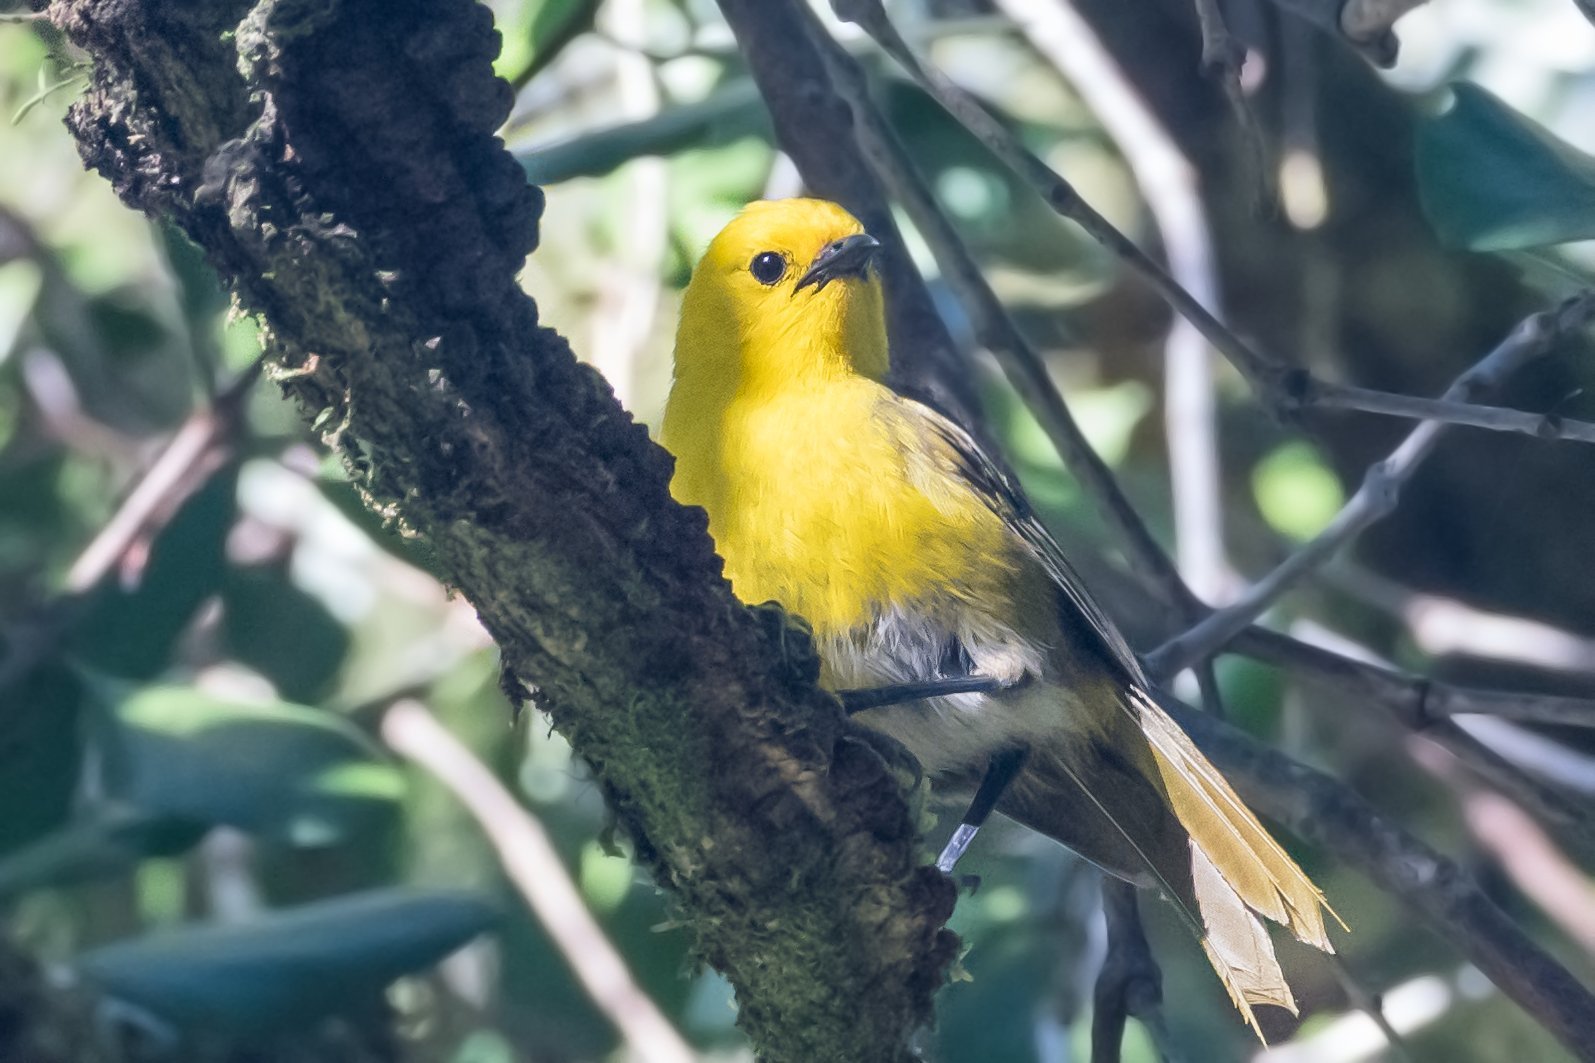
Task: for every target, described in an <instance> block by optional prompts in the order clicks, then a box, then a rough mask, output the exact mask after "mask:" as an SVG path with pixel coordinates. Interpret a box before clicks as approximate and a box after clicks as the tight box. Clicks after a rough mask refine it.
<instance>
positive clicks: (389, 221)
mask: <svg viewBox="0 0 1595 1063" xmlns="http://www.w3.org/2000/svg"><path fill="white" fill-rule="evenodd" d="M50 14H51V17H52V18H53V19H54V20H55V21H56V22H57V23H58V24H59V25H61V26H62V27H63V28H64V29H66V31H67V32H68V33H69V34H70V35H71V37H72V38H73V40H75V41H76V42H77V43H78V44H79V45H81V46H82V47H84V48H85V49H87V50H88V51H89V52H90V53H91V54H92V55H93V56H94V59H95V74H94V79H93V84H92V87H91V89H90V90H89V92H88V93H87V94H86V95H85V96H84V97H83V99H82V100H80V101H79V102H78V103H77V104H76V105H75V106H74V107H73V109H72V112H71V115H70V117H69V119H68V124H69V125H70V127H71V129H72V131H73V133H74V134H75V135H76V137H77V138H78V141H79V144H80V146H81V150H82V153H83V157H84V159H85V161H86V163H87V164H88V165H90V166H91V167H93V168H95V169H97V170H99V171H100V172H101V173H102V174H104V175H105V176H106V178H107V179H109V180H110V181H111V182H112V184H113V185H114V186H115V188H116V189H117V191H118V193H119V194H120V195H121V196H122V197H123V198H124V199H125V200H126V201H127V202H128V203H129V204H130V205H132V206H134V207H136V208H138V209H140V210H143V211H145V212H147V213H148V214H150V215H151V216H152V217H155V218H157V219H161V220H163V221H166V222H169V223H171V224H174V225H176V226H177V227H178V228H180V229H181V230H182V231H183V232H185V233H186V234H187V235H188V236H189V237H190V238H191V239H192V240H193V241H194V242H195V243H197V244H198V245H199V246H200V247H202V248H203V249H204V251H205V253H206V254H207V255H208V256H209V258H210V260H211V262H212V263H213V264H214V265H215V266H216V268H217V270H218V271H219V272H220V274H221V275H222V277H223V279H224V280H225V281H226V283H227V284H228V285H229V286H231V288H232V289H233V291H234V292H235V294H236V296H237V298H238V300H239V302H240V304H241V305H242V306H243V307H244V308H245V309H247V310H249V311H251V312H254V313H257V314H258V315H259V316H260V318H261V320H262V322H263V324H264V326H265V334H266V336H267V344H268V353H269V356H270V358H271V362H272V373H273V375H274V377H275V378H276V379H277V380H278V382H279V383H280V384H281V386H282V387H283V388H284V389H285V390H286V391H287V392H288V393H289V394H290V395H292V396H293V397H294V398H295V399H297V400H298V401H299V403H300V404H301V405H302V407H303V409H304V411H305V413H306V415H307V416H308V417H310V418H311V419H312V420H313V422H314V423H315V425H316V426H317V428H318V429H320V430H321V431H322V432H323V433H324V434H325V435H326V437H327V438H328V440H329V441H330V442H331V443H332V444H333V445H334V446H336V447H337V449H338V451H339V452H340V454H341V455H342V456H343V458H344V459H345V461H346V463H347V464H348V466H349V469H350V470H351V472H352V473H353V475H354V477H355V480H356V483H357V484H358V485H359V487H360V489H361V490H362V492H363V493H364V495H365V497H366V499H367V501H368V502H369V504H370V505H372V506H373V507H374V508H376V509H378V510H379V511H380V512H382V513H384V514H385V515H387V516H388V517H390V518H391V519H393V520H394V521H395V522H396V523H398V524H399V525H401V526H402V527H403V528H404V529H405V530H406V532H407V533H409V534H412V535H415V536H417V537H418V538H419V539H420V540H422V542H423V543H424V544H425V546H426V548H427V549H428V550H429V551H430V553H431V555H432V556H433V557H434V558H435V562H436V568H437V571H438V572H439V573H440V574H441V575H442V576H444V577H445V578H446V579H447V580H449V582H450V583H451V584H452V585H453V586H455V587H457V588H458V589H459V590H460V591H461V592H463V593H464V594H465V595H466V596H467V597H468V598H469V599H470V600H471V601H472V602H473V603H474V604H475V605H476V607H477V609H478V610H479V612H480V614H481V616H482V619H483V621H484V623H485V624H486V625H487V627H488V629H489V630H490V631H491V632H492V634H493V636H494V637H495V638H496V639H497V640H498V642H499V645H500V647H501V648H502V650H503V657H504V662H505V667H506V672H507V674H508V675H510V676H512V677H518V680H517V682H516V684H515V685H516V686H517V687H518V688H519V689H524V690H525V691H527V692H528V693H534V700H535V701H536V703H537V705H538V706H539V707H541V708H543V709H545V710H546V711H547V712H548V713H549V714H550V716H551V717H552V719H553V720H554V722H555V724H556V726H558V727H559V729H560V730H561V731H562V732H563V733H564V734H565V735H566V736H567V737H568V738H569V739H570V741H571V743H572V745H573V746H574V747H575V749H576V750H577V751H578V752H579V753H580V754H581V755H582V756H584V757H585V758H586V759H587V760H588V761H589V762H590V763H591V764H592V765H593V768H594V770H595V772H596V773H597V776H598V778H599V780H600V782H601V783H602V785H603V787H604V789H605V791H606V793H607V794H608V795H609V798H610V801H611V804H612V806H613V808H614V810H615V812H616V814H617V815H618V817H619V819H620V821H621V823H622V824H623V825H624V826H625V828H626V829H627V830H628V831H629V833H630V834H631V836H632V837H633V838H634V839H635V840H636V844H637V849H638V852H639V854H640V855H641V857H642V858H643V859H644V860H645V861H646V862H647V863H648V864H649V865H650V867H651V869H652V871H653V873H654V874H655V876H656V877H657V879H658V880H659V882H660V883H661V884H662V885H664V886H666V887H667V888H669V889H670V890H672V891H674V893H675V895H676V897H677V899H678V900H679V903H680V906H681V909H682V911H683V912H684V914H685V915H686V917H687V919H688V920H689V922H690V924H691V926H692V928H693V930H694V932H695V933H696V935H697V941H698V943H699V946H700V948H701V950H702V953H703V955H704V956H705V957H706V958H707V959H708V960H709V961H710V962H711V963H713V964H714V965H715V966H716V967H718V968H720V969H721V970H722V971H724V972H725V973H726V974H727V976H728V977H729V978H730V980H731V981H732V983H733V984H734V985H735V987H736V989H737V995H738V998H739V1000H740V1002H741V1021H742V1024H743V1026H744V1028H745V1029H746V1030H747V1032H748V1034H749V1036H750V1037H751V1038H752V1039H753V1042H754V1044H755V1046H756V1047H757V1049H758V1050H759V1051H760V1053H761V1055H762V1056H763V1057H765V1058H768V1059H771V1060H816V1059H824V1060H848V1059H857V1060H869V1061H878V1060H890V1059H894V1058H900V1057H906V1055H907V1052H906V1049H905V1048H904V1044H905V1039H906V1036H907V1034H908V1033H909V1032H910V1031H911V1030H912V1029H913V1028H914V1027H916V1026H917V1025H919V1024H920V1023H923V1022H924V1021H926V1020H927V1019H928V1017H929V1012H930V1000H931V996H932V993H933V992H934V990H935V989H936V987H937V986H938V985H939V984H940V983H941V981H942V979H943V973H944V970H945V967H946V964H947V963H948V961H949V959H950V957H951V955H952V952H953V949H954V947H955V944H956V942H955V939H954V938H953V937H952V935H951V934H950V933H949V932H947V931H946V930H944V929H942V925H941V924H942V922H943V920H944V919H945V918H946V916H947V914H948V913H949V911H950V910H951V907H952V899H953V897H952V887H951V885H950V883H949V882H948V881H947V880H946V879H945V878H943V877H942V876H940V875H938V874H937V873H936V872H934V871H933V870H932V869H929V868H926V867H923V866H921V865H920V862H919V849H918V839H917V836H916V830H915V820H914V818H913V814H912V812H911V810H910V809H909V807H908V805H907V804H906V803H905V801H904V799H903V797H902V795H901V789H900V785H899V779H900V777H901V776H900V774H899V773H895V772H894V770H893V767H892V764H891V763H890V758H889V757H887V756H883V755H882V751H881V750H880V749H879V748H878V746H877V744H876V743H874V742H873V741H871V740H869V739H867V738H866V737H865V736H862V735H860V734H859V733H858V732H857V731H855V730H854V729H852V728H851V727H850V726H849V725H848V724H847V722H846V721H845V719H844V718H843V717H842V715H841V713H840V710H839V709H838V707H837V705H836V704H835V703H834V701H832V700H831V699H830V698H828V697H826V696H824V695H823V694H821V693H819V692H818V691H817V690H816V688H815V686H814V677H815V673H816V669H815V664H814V659H813V652H812V649H811V647H810V646H809V644H808V640H807V636H806V635H805V634H804V633H803V632H802V630H801V629H800V628H798V627H797V626H795V625H794V624H793V623H792V622H791V621H790V620H788V619H787V618H786V617H784V616H783V615H781V614H780V613H779V612H777V611H774V610H748V609H746V608H744V607H742V606H741V605H739V604H738V603H737V602H736V601H735V600H734V599H733V598H732V596H731V594H730V591H729V588H728V587H727V585H726V584H725V582H724V581H723V579H722V578H721V576H720V562H719V560H718V558H716V557H715V555H714V553H713V551H712V548H711V544H710V541H709V539H708V536H707V534H706V531H705V525H704V517H703V514H702V513H701V512H700V511H691V510H686V509H683V508H681V507H679V506H677V505H675V504H674V503H673V502H672V501H671V500H670V498H669V495H668V491H667V484H668V478H669V473H670V461H669V457H668V456H667V455H666V454H665V453H664V452H663V451H661V450H659V449H658V448H657V447H655V446H654V445H653V444H652V443H651V442H650V441H649V440H648V437H647V434H646V432H645V431H644V429H643V428H642V427H641V426H640V425H638V424H636V423H635V422H633V421H632V420H631V418H630V417H629V416H628V415H627V414H626V413H625V412H624V411H623V410H622V409H621V408H620V406H619V405H618V404H617V403H616V402H615V400H614V397H613V395H612V394H611V392H610V390H609V388H608V387H607V385H606V384H605V383H604V382H603V380H602V379H601V378H600V377H599V376H598V375H597V374H596V373H595V372H593V371H592V370H591V369H589V368H587V367H586V366H583V365H580V364H579V363H578V362H577V361H576V360H575V358H574V357H573V356H572V354H571V351H570V349H569V347H568V345H567V344H566V342H565V341H564V339H563V338H561V337H560V336H559V335H557V334H556V333H554V332H552V331H551V330H548V329H545V328H541V327H539V325H538V321H537V308H536V306H535V304H534V303H533V302H532V300H531V299H529V298H527V297H526V296H525V295H524V294H522V293H521V291H520V290H519V288H518V287H517V285H516V281H515V275H516V273H517V271H518V270H519V268H520V265H521V262H522V260H523V258H524V256H525V255H526V254H527V253H528V252H530V251H531V250H532V249H533V247H534V246H535V244H536V240H537V221H538V217H539V214H540V211H541V207H542V198H541V195H540V193H539V192H538V191H537V190H536V189H534V188H530V187H528V186H527V185H526V184H525V182H524V179H523V177H522V175H521V171H520V169H519V167H518V166H517V165H516V164H515V162H514V161H513V160H512V159H511V157H510V156H509V155H508V153H507V152H505V150H504V148H503V145H502V144H501V143H500V142H499V141H498V140H497V139H496V137H495V135H494V131H495V130H496V128H497V127H498V125H499V124H500V123H501V122H502V121H503V119H504V117H505V116H506V114H507V113H508V110H509V106H510V103H511V93H510V90H509V87H508V86H507V85H506V84H505V83H504V82H502V81H500V80H499V79H497V78H495V77H494V76H493V73H492V68H491V61H492V58H493V56H494V54H495V53H496V51H497V47H498V38H497V34H496V32H495V31H494V29H493V27H492V20H491V17H490V15H489V13H488V11H487V9H486V8H484V7H482V6H480V5H478V4H475V3H471V2H468V0H436V2H421V0H399V2H377V0H341V2H332V3H329V2H327V0H314V2H311V0H262V2H260V3H258V4H255V5H250V4H247V3H241V2H237V0H232V2H228V0H58V2H57V3H56V4H55V5H54V6H53V7H52V8H51V12H50ZM534 687H535V692H533V688H534Z"/></svg>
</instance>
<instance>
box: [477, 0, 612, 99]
mask: <svg viewBox="0 0 1595 1063" xmlns="http://www.w3.org/2000/svg"><path fill="white" fill-rule="evenodd" d="M597 13H598V0H530V2H528V3H525V4H523V5H522V6H521V10H520V12H519V14H520V17H519V18H518V19H515V20H514V21H508V20H504V19H503V18H502V16H501V20H500V22H499V32H500V33H502V34H503V38H504V46H503V50H502V51H501V52H500V53H499V57H498V62H497V63H495V64H494V69H495V70H497V72H498V75H499V76H500V77H502V78H505V79H506V80H508V81H509V82H511V83H512V84H514V85H524V84H526V83H527V82H528V81H530V80H532V78H534V77H536V76H537V75H538V73H539V72H541V71H542V70H543V68H545V67H546V66H548V64H549V63H551V62H553V61H554V59H555V58H556V57H557V56H558V55H559V53H560V52H561V51H562V50H563V49H564V47H565V45H567V44H569V43H570V42H571V40H572V39H574V38H575V37H576V36H577V35H578V34H581V33H585V32H586V31H587V30H590V29H592V28H593V17H594V16H595V15H596V14H597Z"/></svg>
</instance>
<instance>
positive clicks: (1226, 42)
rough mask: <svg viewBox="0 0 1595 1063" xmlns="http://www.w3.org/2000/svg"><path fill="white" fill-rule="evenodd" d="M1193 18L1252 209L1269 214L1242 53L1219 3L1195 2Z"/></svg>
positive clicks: (1269, 181) (1263, 147)
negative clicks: (1236, 135) (1238, 145)
mask: <svg viewBox="0 0 1595 1063" xmlns="http://www.w3.org/2000/svg"><path fill="white" fill-rule="evenodd" d="M1196 17H1197V20H1198V21H1199V22H1200V23H1201V26H1202V70H1203V72H1204V73H1206V74H1207V76H1208V77H1210V78H1214V79H1216V80H1217V81H1218V83H1219V86H1220V87H1221V88H1223V90H1224V100H1225V102H1226V103H1228V104H1229V110H1230V114H1231V116H1233V117H1234V119H1235V126H1236V128H1238V129H1239V130H1240V132H1241V140H1242V141H1243V142H1244V144H1245V146H1246V154H1247V160H1248V163H1249V173H1250V177H1251V181H1252V188H1253V198H1254V200H1255V202H1256V205H1257V206H1258V207H1259V208H1261V209H1264V210H1272V209H1273V208H1274V205H1275V204H1276V203H1277V201H1278V194H1277V190H1276V189H1275V187H1274V167H1273V166H1272V165H1270V160H1269V151H1268V140H1267V138H1266V137H1264V136H1263V127H1262V126H1261V125H1260V124H1259V123H1258V121H1257V114H1256V112H1255V111H1253V110H1252V107H1251V104H1250V103H1249V102H1248V101H1247V99H1246V91H1245V90H1244V89H1243V88H1242V87H1241V66H1242V64H1243V63H1244V62H1245V61H1246V49H1245V48H1243V47H1242V46H1241V44H1240V42H1239V41H1237V40H1236V39H1235V38H1234V37H1233V36H1231V35H1230V32H1229V26H1228V25H1227V24H1226V23H1225V21H1224V13H1223V11H1221V10H1220V9H1219V0H1196ZM1187 287H1189V286H1187Z"/></svg>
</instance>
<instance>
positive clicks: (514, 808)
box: [382, 700, 697, 1063]
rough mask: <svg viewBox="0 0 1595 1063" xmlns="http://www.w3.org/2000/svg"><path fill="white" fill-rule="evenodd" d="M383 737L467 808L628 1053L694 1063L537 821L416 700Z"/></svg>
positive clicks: (402, 708) (656, 1061)
mask: <svg viewBox="0 0 1595 1063" xmlns="http://www.w3.org/2000/svg"><path fill="white" fill-rule="evenodd" d="M382 738H383V741H385V742H387V744H388V746H389V747H390V748H392V749H393V750H394V751H395V752H397V753H400V754H402V755H404V756H405V757H408V758H409V759H411V760H413V761H415V762H416V763H417V764H419V765H421V767H423V768H425V769H426V770H427V772H429V773H430V774H431V775H432V776H433V778H435V779H437V781H438V782H440V783H442V784H443V785H444V787H446V788H447V789H448V790H449V792H451V793H452V794H454V796H455V797H456V798H458V799H459V801H460V803H461V804H463V805H464V806H465V807H466V809H467V810H468V811H469V812H470V813H471V816H472V817H473V818H474V819H475V820H476V822H477V825H478V826H479V827H481V828H482V831H483V833H485V834H486V835H487V837H488V840H489V841H491V842H492V843H493V848H494V849H495V850H497V852H498V858H499V861H500V862H501V863H502V864H503V865H504V872H505V874H507V875H508V876H509V878H510V881H511V882H513V883H514V884H515V888H516V889H517V890H519V891H520V894H521V896H522V897H523V898H525V900H526V904H527V906H528V907H530V908H531V909H532V911H533V912H534V913H535V914H536V916H537V919H538V921H539V922H540V923H542V925H543V929H544V930H545V931H546V932H547V933H548V936H549V938H550V940H552V941H553V942H554V947H555V948H557V949H559V952H560V955H562V956H564V957H565V962H566V963H568V964H569V965H570V968H571V970H573V971H574V972H575V973H576V978H577V980H578V981H579V982H581V984H582V987H583V988H584V989H586V990H587V994H588V996H590V997H591V998H592V1000H593V1003H594V1004H596V1005H598V1009H599V1010H600V1011H602V1012H603V1013H604V1015H605V1016H606V1017H608V1019H609V1021H610V1022H611V1023H613V1024H614V1026H615V1029H617V1030H618V1031H620V1035H621V1037H622V1038H623V1039H624V1040H625V1042H626V1047H627V1049H628V1055H629V1056H630V1057H631V1058H632V1059H636V1060H641V1061H643V1063H692V1061H693V1060H694V1059H696V1058H697V1057H696V1055H695V1054H694V1053H693V1051H692V1049H691V1048H689V1047H688V1046H687V1043H686V1042H685V1041H683V1040H682V1039H681V1035H680V1034H679V1033H677V1032H676V1028H675V1027H674V1026H671V1025H670V1021H669V1020H668V1019H666V1018H665V1017H664V1015H663V1014H662V1013H661V1012H660V1011H659V1008H658V1007H657V1006H656V1005H655V1004H654V1002H653V1001H652V1000H651V999H650V998H649V997H648V995H647V994H646V993H644V992H643V991H642V990H641V989H640V988H639V987H638V986H637V983H636V982H635V981H634V980H633V979H632V977H631V972H630V971H629V970H628V969H627V967H626V961H625V959H624V958H622V957H621V955H620V953H619V952H617V951H616V950H615V946H614V944H613V943H611V942H610V940H609V938H608V937H607V936H606V935H605V934H604V931H603V928H602V927H600V926H599V925H598V921H597V920H596V919H594V918H593V915H592V913H591V912H590V911H588V910H587V905H585V904H584V903H582V898H581V894H580V893H579V892H577V890H576V884H575V883H574V882H572V881H571V878H570V873H569V872H567V871H566V870H565V865H564V864H563V863H561V862H560V859H559V853H557V852H555V851H554V843H553V842H551V841H550V840H549V838H548V832H547V831H546V830H544V829H543V825H542V824H541V823H539V822H538V821H537V820H536V819H535V818H533V816H532V814H531V813H530V812H528V811H527V810H526V809H525V808H523V807H521V805H520V803H519V802H518V801H516V800H515V798H514V797H513V796H511V794H510V792H509V791H508V790H506V789H504V786H503V784H501V783H500V782H499V781H498V779H497V778H495V777H494V775H493V773H492V772H490V771H488V770H487V767H486V766H485V765H483V763H482V762H481V761H480V760H478V759H477V758H476V757H475V756H474V755H473V754H472V753H471V751H470V750H469V749H466V748H465V746H464V745H463V744H461V742H460V740H459V739H458V738H455V737H454V735H453V734H451V733H450V732H449V730H448V729H447V728H446V727H444V726H443V725H442V724H440V723H438V721H437V719H436V718H434V717H433V715H432V714H431V713H430V712H428V711H427V710H426V706H424V705H422V704H421V703H420V702H418V701H410V700H402V701H398V702H395V703H394V704H393V705H392V706H391V707H390V708H389V709H388V711H387V712H386V713H384V714H383V717H382Z"/></svg>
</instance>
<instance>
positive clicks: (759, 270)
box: [748, 251, 786, 284]
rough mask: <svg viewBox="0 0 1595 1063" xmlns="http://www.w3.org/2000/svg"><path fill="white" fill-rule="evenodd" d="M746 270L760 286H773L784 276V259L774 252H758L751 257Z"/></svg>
mask: <svg viewBox="0 0 1595 1063" xmlns="http://www.w3.org/2000/svg"><path fill="white" fill-rule="evenodd" d="M748 269H749V271H751V272H752V274H753V279H754V280H756V281H758V282H759V283H760V284H774V283H775V282H776V281H778V280H780V279H781V278H782V277H784V276H786V259H785V258H783V257H782V256H780V255H778V254H776V253H775V252H774V251H760V252H759V253H758V254H756V255H754V256H753V261H752V262H751V263H750V264H749V265H748Z"/></svg>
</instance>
